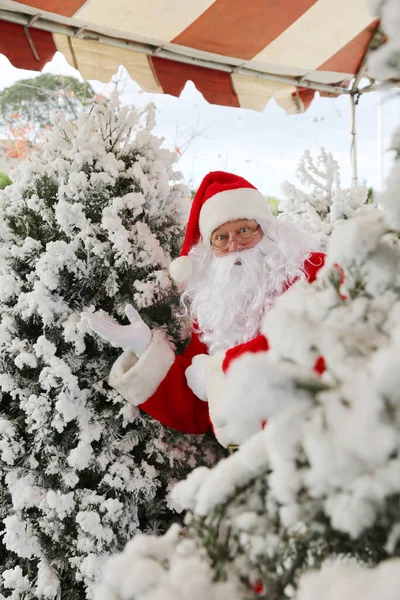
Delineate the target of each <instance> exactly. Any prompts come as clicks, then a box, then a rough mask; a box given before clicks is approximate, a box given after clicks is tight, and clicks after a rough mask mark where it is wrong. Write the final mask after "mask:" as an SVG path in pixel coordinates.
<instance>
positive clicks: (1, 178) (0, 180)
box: [0, 172, 12, 190]
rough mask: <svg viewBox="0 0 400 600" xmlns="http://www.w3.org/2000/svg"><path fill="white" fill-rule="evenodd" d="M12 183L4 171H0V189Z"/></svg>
mask: <svg viewBox="0 0 400 600" xmlns="http://www.w3.org/2000/svg"><path fill="white" fill-rule="evenodd" d="M11 184H12V179H10V177H9V176H8V175H6V174H5V173H1V172H0V190H4V188H5V187H7V186H8V185H11Z"/></svg>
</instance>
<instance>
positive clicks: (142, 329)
mask: <svg viewBox="0 0 400 600" xmlns="http://www.w3.org/2000/svg"><path fill="white" fill-rule="evenodd" d="M125 314H126V316H127V317H128V319H129V320H130V322H131V324H130V325H118V323H115V322H114V321H113V320H112V318H111V317H110V316H109V315H107V313H101V312H95V313H84V317H85V318H86V320H87V322H88V323H89V326H90V328H91V329H92V330H93V331H95V332H96V333H97V334H98V335H99V336H100V337H102V338H103V340H106V341H107V342H110V344H111V345H112V346H114V347H115V348H122V350H131V351H132V352H134V353H135V354H136V356H141V355H142V354H143V353H144V352H145V351H146V350H147V348H148V347H149V346H150V342H151V329H150V327H148V325H146V323H145V322H144V321H143V319H142V317H141V316H140V315H139V313H138V311H137V310H136V309H135V308H133V306H132V305H131V304H128V305H127V306H126V307H125Z"/></svg>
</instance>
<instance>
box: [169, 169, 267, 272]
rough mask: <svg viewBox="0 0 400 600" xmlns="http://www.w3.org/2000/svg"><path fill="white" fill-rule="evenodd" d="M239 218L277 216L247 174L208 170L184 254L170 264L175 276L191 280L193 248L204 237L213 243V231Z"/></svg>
mask: <svg viewBox="0 0 400 600" xmlns="http://www.w3.org/2000/svg"><path fill="white" fill-rule="evenodd" d="M235 219H255V220H256V221H266V220H267V221H268V220H271V219H273V215H272V212H271V209H270V207H269V205H268V203H267V200H266V198H264V196H263V195H262V194H261V193H260V192H259V191H258V190H257V189H256V188H255V187H254V185H252V184H251V183H249V182H248V181H246V179H243V177H239V175H233V174H232V173H225V172H224V171H213V172H211V173H208V175H206V176H205V177H204V179H203V181H202V182H201V184H200V187H199V189H198V190H197V193H196V195H195V197H194V199H193V202H192V206H191V209H190V215H189V220H188V224H187V227H186V234H185V239H184V241H183V245H182V250H181V253H180V256H179V257H178V258H176V259H175V260H173V261H172V262H171V265H170V274H171V277H172V278H173V279H174V280H175V281H178V282H183V281H188V280H189V279H190V278H191V276H192V263H191V261H190V258H189V257H188V254H189V251H190V249H191V248H192V247H193V246H195V245H196V244H197V243H198V242H199V241H200V239H202V240H203V242H204V243H210V244H211V234H212V233H213V231H214V230H215V229H216V228H217V227H219V226H220V225H223V224H224V223H227V222H229V221H234V220H235Z"/></svg>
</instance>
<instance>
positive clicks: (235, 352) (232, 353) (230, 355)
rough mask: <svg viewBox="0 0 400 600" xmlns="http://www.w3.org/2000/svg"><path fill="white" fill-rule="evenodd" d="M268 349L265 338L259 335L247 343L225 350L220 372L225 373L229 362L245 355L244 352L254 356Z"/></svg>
mask: <svg viewBox="0 0 400 600" xmlns="http://www.w3.org/2000/svg"><path fill="white" fill-rule="evenodd" d="M268 349H269V346H268V340H267V338H266V337H265V335H262V334H260V335H258V336H257V337H255V338H254V339H252V340H250V341H249V342H245V343H244V344H239V345H238V346H235V347H234V348H230V349H229V350H227V351H226V354H225V358H224V361H223V363H222V370H223V372H224V373H226V372H227V370H228V368H229V365H230V364H231V362H232V361H233V360H235V359H236V358H239V356H242V354H246V352H253V353H254V354H255V353H256V352H266V351H267V350H268Z"/></svg>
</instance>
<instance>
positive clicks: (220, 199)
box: [199, 188, 273, 243]
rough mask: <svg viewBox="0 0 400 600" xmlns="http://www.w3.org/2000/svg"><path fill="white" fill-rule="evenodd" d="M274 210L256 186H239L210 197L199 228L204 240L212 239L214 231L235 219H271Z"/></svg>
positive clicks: (202, 212) (201, 215)
mask: <svg viewBox="0 0 400 600" xmlns="http://www.w3.org/2000/svg"><path fill="white" fill-rule="evenodd" d="M272 218H273V215H272V211H271V209H270V207H269V205H268V202H267V200H266V198H264V196H263V195H262V194H261V193H260V192H259V191H258V190H256V189H254V188H239V189H236V190H225V191H223V192H218V194H215V195H214V196H211V198H208V200H206V202H205V203H204V205H203V206H202V209H201V211H200V218H199V229H200V234H201V237H202V239H203V242H205V243H207V242H209V241H210V238H211V234H212V232H213V231H214V230H215V229H216V228H217V227H219V226H220V225H223V224H224V223H227V222H228V221H234V220H235V219H255V220H257V221H258V220H261V221H265V220H270V219H272Z"/></svg>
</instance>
